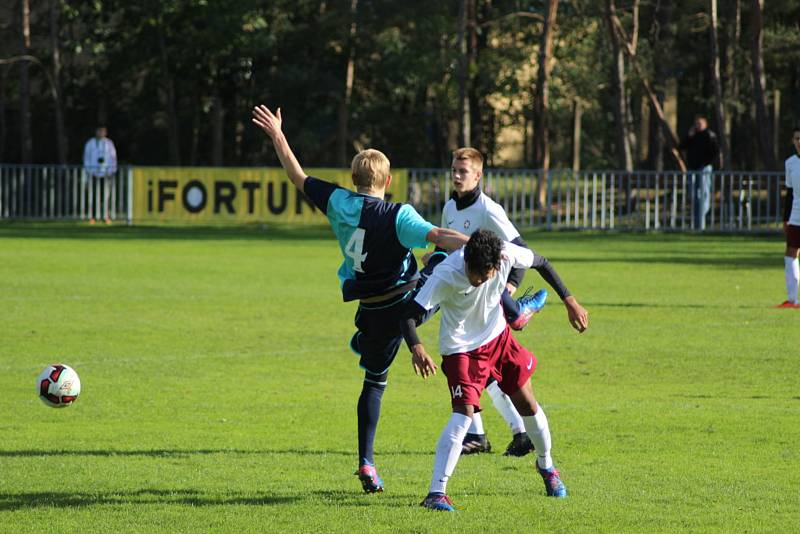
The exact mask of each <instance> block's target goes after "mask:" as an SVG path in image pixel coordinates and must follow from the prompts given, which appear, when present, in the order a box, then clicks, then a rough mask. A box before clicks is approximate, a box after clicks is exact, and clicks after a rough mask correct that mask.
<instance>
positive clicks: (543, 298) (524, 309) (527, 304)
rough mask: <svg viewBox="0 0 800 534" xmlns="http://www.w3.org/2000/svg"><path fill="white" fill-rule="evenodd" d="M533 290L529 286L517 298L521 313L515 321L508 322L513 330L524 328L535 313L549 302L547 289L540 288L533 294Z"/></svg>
mask: <svg viewBox="0 0 800 534" xmlns="http://www.w3.org/2000/svg"><path fill="white" fill-rule="evenodd" d="M532 290H533V288H532V287H529V288H528V289H526V290H525V293H523V294H522V297H520V298H519V299H518V300H517V304H518V305H519V312H520V313H519V317H517V319H516V320H515V321H514V322H512V323H509V324H508V326H510V327H511V328H512V330H522V329H523V328H525V325H527V324H528V321H530V320H531V317H533V314H535V313H539V311H541V309H542V308H544V304H545V302H547V290H546V289H540V290H539V291H537V292H536V293H534V294H533V295H531V291H532Z"/></svg>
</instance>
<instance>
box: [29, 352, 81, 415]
mask: <svg viewBox="0 0 800 534" xmlns="http://www.w3.org/2000/svg"><path fill="white" fill-rule="evenodd" d="M36 389H37V391H38V393H39V398H40V399H42V402H43V403H45V404H46V405H48V406H50V407H52V408H64V407H66V406H69V405H70V404H72V403H73V402H75V399H77V398H78V395H80V392H81V379H80V378H78V373H76V372H75V369H73V368H72V367H70V366H68V365H64V364H62V363H55V364H53V365H48V366H47V367H46V368H45V370H44V371H42V374H40V375H39V378H37V379H36Z"/></svg>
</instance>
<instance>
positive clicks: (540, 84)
mask: <svg viewBox="0 0 800 534" xmlns="http://www.w3.org/2000/svg"><path fill="white" fill-rule="evenodd" d="M557 14H558V0H547V3H546V5H545V15H544V24H543V26H542V35H541V39H540V40H539V59H538V63H539V65H538V72H537V74H536V91H534V100H533V135H534V143H535V144H534V158H535V163H536V166H537V167H538V168H540V169H542V171H543V172H542V178H543V179H540V180H539V181H538V182H537V185H536V198H537V201H538V203H539V206H544V205H545V202H546V201H547V199H546V196H547V191H546V185H547V184H546V180H547V179H549V178H548V173H547V171H549V170H550V122H549V117H548V100H549V96H550V87H549V83H550V72H551V71H552V69H553V65H552V59H553V35H554V33H555V28H556V15H557Z"/></svg>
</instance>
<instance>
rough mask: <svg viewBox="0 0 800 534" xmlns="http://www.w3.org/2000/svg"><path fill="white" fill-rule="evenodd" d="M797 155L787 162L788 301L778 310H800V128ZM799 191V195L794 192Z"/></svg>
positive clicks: (799, 129)
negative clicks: (799, 295)
mask: <svg viewBox="0 0 800 534" xmlns="http://www.w3.org/2000/svg"><path fill="white" fill-rule="evenodd" d="M792 144H793V145H794V149H795V152H796V153H795V154H794V155H793V156H791V157H789V158H788V159H787V160H786V163H785V166H786V203H785V204H784V209H783V229H784V232H785V233H786V253H785V254H784V256H783V268H784V272H785V273H786V300H785V301H784V302H783V303H782V304H778V305H777V306H776V308H800V304H798V301H797V286H798V284H800V264H799V263H798V260H797V256H798V251H800V126H796V127H795V128H794V130H793V131H792ZM795 191H798V193H797V194H795V193H794V192H795Z"/></svg>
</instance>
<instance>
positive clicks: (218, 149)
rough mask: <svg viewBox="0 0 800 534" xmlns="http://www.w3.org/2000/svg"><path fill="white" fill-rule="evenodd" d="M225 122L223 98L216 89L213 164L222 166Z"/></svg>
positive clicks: (214, 98) (212, 125)
mask: <svg viewBox="0 0 800 534" xmlns="http://www.w3.org/2000/svg"><path fill="white" fill-rule="evenodd" d="M224 124H225V111H224V109H223V108H222V98H220V96H219V93H218V92H217V91H216V90H215V94H214V96H213V97H212V99H211V165H213V166H214V167H221V166H222V147H223V129H224Z"/></svg>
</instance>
